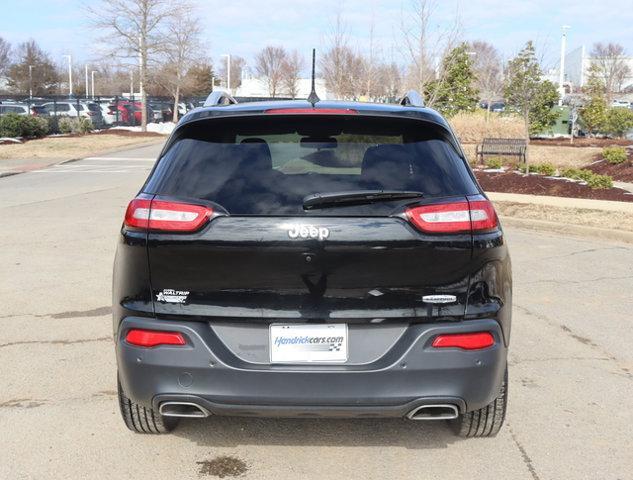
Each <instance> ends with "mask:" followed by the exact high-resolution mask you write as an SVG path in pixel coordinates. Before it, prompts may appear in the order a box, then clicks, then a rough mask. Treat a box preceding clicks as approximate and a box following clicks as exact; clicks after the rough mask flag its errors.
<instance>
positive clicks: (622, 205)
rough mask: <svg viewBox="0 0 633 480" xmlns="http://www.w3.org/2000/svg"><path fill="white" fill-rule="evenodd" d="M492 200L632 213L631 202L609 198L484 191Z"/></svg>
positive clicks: (632, 206)
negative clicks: (595, 198)
mask: <svg viewBox="0 0 633 480" xmlns="http://www.w3.org/2000/svg"><path fill="white" fill-rule="evenodd" d="M486 194H487V195H488V197H489V198H490V200H492V201H493V202H514V203H526V204H528V203H529V204H532V205H547V206H550V207H559V208H584V209H588V210H605V211H609V212H624V213H630V214H632V215H633V202H612V201H609V200H590V199H586V198H567V197H549V196H543V195H523V194H519V193H497V192H486Z"/></svg>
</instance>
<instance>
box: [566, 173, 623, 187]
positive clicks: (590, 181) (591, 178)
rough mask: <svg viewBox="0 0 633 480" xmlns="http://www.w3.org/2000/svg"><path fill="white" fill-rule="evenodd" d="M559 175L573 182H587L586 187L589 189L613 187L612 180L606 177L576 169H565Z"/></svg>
mask: <svg viewBox="0 0 633 480" xmlns="http://www.w3.org/2000/svg"><path fill="white" fill-rule="evenodd" d="M561 175H562V176H563V177H566V178H571V179H573V180H582V181H583V182H587V185H588V186H589V187H591V188H611V187H613V179H612V178H611V177H610V176H608V175H598V174H596V173H593V172H592V171H591V170H584V169H578V168H566V169H565V170H563V171H562V172H561Z"/></svg>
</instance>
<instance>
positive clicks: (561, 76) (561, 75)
mask: <svg viewBox="0 0 633 480" xmlns="http://www.w3.org/2000/svg"><path fill="white" fill-rule="evenodd" d="M561 28H562V30H563V36H562V38H561V40H560V70H559V72H558V95H559V96H558V105H559V106H561V105H562V104H563V97H564V96H565V50H566V47H567V30H569V29H570V28H571V27H570V26H569V25H563V26H562V27H561Z"/></svg>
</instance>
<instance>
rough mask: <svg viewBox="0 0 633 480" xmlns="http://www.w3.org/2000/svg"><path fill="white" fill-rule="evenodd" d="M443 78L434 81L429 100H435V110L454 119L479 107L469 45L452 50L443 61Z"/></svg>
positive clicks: (428, 95)
mask: <svg viewBox="0 0 633 480" xmlns="http://www.w3.org/2000/svg"><path fill="white" fill-rule="evenodd" d="M441 71H442V72H443V74H442V78H438V79H436V80H434V81H432V82H431V83H430V84H429V86H428V89H427V92H426V94H427V98H428V97H432V98H434V103H433V108H435V109H437V110H439V111H440V112H441V113H442V114H443V115H446V116H447V117H452V116H453V115H455V114H456V113H458V112H462V111H472V110H475V108H476V107H477V101H478V99H479V92H478V90H477V88H476V87H475V73H474V70H473V63H472V60H471V58H470V56H469V55H468V45H467V44H465V43H463V44H461V45H460V46H458V47H456V48H454V49H452V50H451V51H450V52H448V54H447V55H446V57H444V59H443V60H442V70H441Z"/></svg>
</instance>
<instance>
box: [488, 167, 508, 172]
mask: <svg viewBox="0 0 633 480" xmlns="http://www.w3.org/2000/svg"><path fill="white" fill-rule="evenodd" d="M483 171H484V172H486V173H505V172H506V169H505V168H484V169H483Z"/></svg>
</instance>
